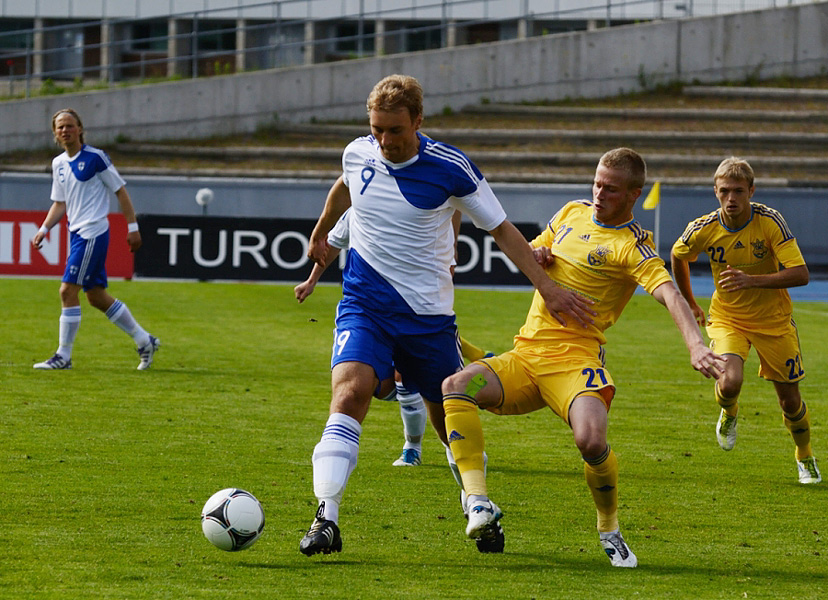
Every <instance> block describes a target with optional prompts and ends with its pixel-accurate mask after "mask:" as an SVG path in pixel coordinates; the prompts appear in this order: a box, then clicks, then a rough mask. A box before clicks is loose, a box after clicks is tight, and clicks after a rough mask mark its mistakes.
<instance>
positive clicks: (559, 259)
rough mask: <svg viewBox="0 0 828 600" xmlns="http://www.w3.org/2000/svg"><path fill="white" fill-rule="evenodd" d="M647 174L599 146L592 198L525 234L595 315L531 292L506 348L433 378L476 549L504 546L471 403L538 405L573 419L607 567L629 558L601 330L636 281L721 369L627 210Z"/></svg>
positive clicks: (631, 561) (637, 163)
mask: <svg viewBox="0 0 828 600" xmlns="http://www.w3.org/2000/svg"><path fill="white" fill-rule="evenodd" d="M645 179H646V165H645V163H644V160H643V159H642V158H641V156H639V155H638V153H636V152H635V151H633V150H630V149H629V148H617V149H615V150H611V151H609V152H607V153H606V154H604V155H603V156H602V157H601V160H600V161H599V163H598V167H597V169H596V172H595V179H594V181H593V186H592V200H578V201H575V202H570V203H568V204H566V205H565V206H564V207H563V208H562V209H561V210H560V211H559V212H558V213H557V214H556V215H555V216H554V217H552V219H551V220H550V221H549V224H548V226H547V227H546V229H545V230H544V231H543V232H542V233H541V234H540V235H539V236H538V237H537V238H535V239H534V240H533V241H532V242H531V246H532V247H533V249H534V252H535V255H536V258H538V257H539V258H542V259H544V260H542V264H545V265H546V273H547V275H548V276H549V277H550V278H551V279H552V280H553V281H554V282H555V283H556V284H558V285H559V286H562V287H565V288H567V289H570V290H574V291H576V292H577V293H578V294H581V295H582V296H584V297H586V298H589V299H591V300H592V301H593V302H594V304H593V306H592V308H593V310H594V311H595V312H596V313H597V314H596V316H595V317H594V323H592V324H590V325H587V326H581V325H579V324H577V323H575V322H571V321H570V322H564V321H563V320H562V319H559V318H557V317H555V316H553V315H552V314H551V313H550V312H549V311H548V310H547V309H546V307H545V306H544V303H543V300H542V299H540V298H538V296H537V295H536V296H535V297H534V299H533V301H532V306H531V308H530V309H529V314H528V316H527V318H526V322H525V324H524V325H523V327H522V328H521V330H520V333H518V335H517V336H516V337H515V343H514V348H513V349H512V350H510V351H508V352H506V353H505V354H501V355H499V356H496V357H494V358H486V359H483V360H481V361H478V362H475V363H472V364H470V365H468V366H467V367H465V368H464V369H463V370H462V371H460V372H459V373H456V374H455V375H452V376H450V377H448V378H447V379H445V380H444V381H443V401H444V407H445V412H446V431H447V432H448V435H449V443H450V445H451V450H452V452H453V453H454V458H455V460H456V461H457V466H458V468H459V470H460V473H461V476H462V478H463V486H464V488H465V491H466V493H467V494H468V518H469V522H468V526H467V527H466V534H467V535H468V536H469V537H471V538H473V539H475V540H478V544H477V545H478V549H479V550H481V551H483V552H499V551H502V550H503V545H504V537H503V529H502V527H501V525H500V522H499V521H500V518H501V516H502V513H501V511H500V509H499V508H498V507H497V505H495V504H494V502H492V501H491V500H489V498H488V495H487V494H488V492H487V488H486V478H485V473H484V469H483V458H482V457H483V429H482V426H481V422H480V417H479V414H478V407H479V408H481V409H486V410H489V411H491V412H493V413H496V414H502V415H505V414H524V413H528V412H530V411H534V410H538V409H540V408H543V407H545V406H548V407H549V408H551V409H552V411H554V412H555V414H557V415H558V416H559V417H560V418H562V419H563V420H564V422H565V423H566V424H567V425H569V426H570V427H571V428H572V432H573V435H574V438H575V445H576V446H577V447H578V450H579V451H580V452H581V455H582V456H583V459H584V471H585V476H586V481H587V485H588V486H589V489H590V492H591V493H592V498H593V501H594V502H595V507H596V509H597V515H598V532H599V534H600V541H601V545H602V547H603V548H604V550H605V552H606V554H607V556H609V559H610V562H611V563H612V565H613V566H616V567H635V566H636V565H637V564H638V559H637V558H636V556H635V554H633V553H632V551H631V550H630V549H629V546H627V544H626V542H625V541H624V539H623V537H622V536H621V533H620V530H619V527H618V515H617V512H618V511H617V509H618V494H617V484H618V461H617V460H616V457H615V453H614V452H613V451H612V449H611V448H610V446H609V445H608V443H607V412H608V411H609V408H610V403H611V402H612V399H613V396H614V395H615V384H614V383H613V379H612V376H611V375H610V373H609V371H607V369H606V368H605V367H604V351H603V347H602V346H603V344H604V343H605V342H606V338H605V337H604V330H606V328H607V327H609V326H610V325H612V324H613V323H614V322H615V321H616V320H617V319H618V317H619V315H620V314H621V311H622V310H623V309H624V306H625V305H626V304H627V302H628V301H629V299H630V297H631V296H632V295H633V292H634V291H635V288H636V287H637V286H638V285H641V286H642V287H643V288H644V289H645V290H647V292H649V293H650V294H652V295H653V297H654V298H655V299H656V300H658V301H659V302H660V303H661V304H663V305H664V306H666V307H667V310H669V311H670V314H671V315H672V317H673V320H674V321H675V323H676V326H677V327H678V329H679V331H680V332H681V335H682V337H683V338H684V341H685V344H686V346H687V349H688V350H689V352H690V362H691V364H692V365H693V367H694V368H695V369H697V370H698V371H700V372H701V373H702V374H704V375H705V376H706V377H718V375H719V373H720V372H721V370H722V369H723V365H724V361H723V359H722V358H721V357H720V356H718V355H716V354H714V353H713V351H711V350H710V349H709V348H708V347H707V346H706V345H705V343H704V339H703V338H702V336H701V332H700V331H699V328H698V326H697V325H696V322H695V320H694V318H693V313H692V312H691V311H690V307H689V306H688V305H687V302H685V301H684V299H683V298H682V297H681V294H680V293H679V291H678V290H677V289H676V287H675V285H674V284H673V280H672V279H671V278H670V275H669V273H668V272H667V270H666V269H665V267H664V261H662V260H661V259H660V258H659V257H658V254H657V253H656V251H655V248H654V247H653V242H652V239H651V236H650V233H649V232H648V231H645V230H644V229H642V228H641V226H640V225H639V224H638V222H637V221H636V220H635V219H634V218H633V212H632V211H633V206H634V205H635V202H636V200H637V199H638V197H639V196H640V195H641V188H642V187H643V186H644V181H645Z"/></svg>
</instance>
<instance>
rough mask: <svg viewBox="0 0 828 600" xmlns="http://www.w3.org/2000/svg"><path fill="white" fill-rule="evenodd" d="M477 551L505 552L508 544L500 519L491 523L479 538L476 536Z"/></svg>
mask: <svg viewBox="0 0 828 600" xmlns="http://www.w3.org/2000/svg"><path fill="white" fill-rule="evenodd" d="M474 541H475V543H476V544H477V551H478V552H483V553H484V554H488V553H494V552H503V548H504V547H505V546H506V536H504V535H503V526H502V525H501V524H500V521H495V522H493V523H491V524H490V525H489V526H488V527H487V528H486V530H485V531H484V532H482V534H481V536H480V537H479V538H475V540H474Z"/></svg>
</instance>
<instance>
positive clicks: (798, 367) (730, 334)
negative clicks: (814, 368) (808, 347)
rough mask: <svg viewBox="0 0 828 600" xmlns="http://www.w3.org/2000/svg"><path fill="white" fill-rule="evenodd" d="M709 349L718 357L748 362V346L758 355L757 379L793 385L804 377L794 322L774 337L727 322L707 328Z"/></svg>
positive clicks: (713, 324)
mask: <svg viewBox="0 0 828 600" xmlns="http://www.w3.org/2000/svg"><path fill="white" fill-rule="evenodd" d="M707 335H708V336H709V337H710V349H711V350H713V351H714V352H716V353H717V354H735V355H737V356H740V357H741V358H742V360H747V356H748V352H750V347H751V346H756V353H757V354H758V355H759V377H763V378H765V379H767V380H769V381H777V382H780V383H794V382H796V381H799V380H800V379H802V378H803V377H805V368H804V367H803V365H802V352H801V350H800V348H799V333H798V332H797V330H796V323H794V320H793V319H791V320H790V323H788V325H787V326H786V327H784V328H781V329H780V331H779V332H778V333H775V334H773V335H770V334H767V333H756V332H754V331H748V330H745V329H741V328H737V327H734V326H733V325H730V324H727V323H711V324H710V325H708V326H707Z"/></svg>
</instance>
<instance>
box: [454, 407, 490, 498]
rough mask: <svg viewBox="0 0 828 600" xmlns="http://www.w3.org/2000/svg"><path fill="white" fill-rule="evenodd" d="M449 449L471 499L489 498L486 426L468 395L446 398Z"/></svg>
mask: <svg viewBox="0 0 828 600" xmlns="http://www.w3.org/2000/svg"><path fill="white" fill-rule="evenodd" d="M443 409H444V410H445V411H446V432H447V433H448V439H449V446H451V453H452V455H453V456H454V461H455V462H456V463H457V469H458V470H459V471H460V477H461V478H462V479H463V489H464V490H466V494H468V495H469V496H472V495H477V496H486V495H488V494H487V492H486V475H485V474H484V472H483V425H482V423H481V422H480V415H478V414H477V412H478V408H477V404H475V402H474V399H473V398H472V397H471V396H468V395H466V394H447V395H445V396H443Z"/></svg>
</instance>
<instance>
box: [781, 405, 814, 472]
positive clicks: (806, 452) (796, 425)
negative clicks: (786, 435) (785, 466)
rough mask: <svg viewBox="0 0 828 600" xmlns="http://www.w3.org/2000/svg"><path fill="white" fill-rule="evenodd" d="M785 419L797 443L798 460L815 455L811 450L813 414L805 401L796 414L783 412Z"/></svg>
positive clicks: (786, 425)
mask: <svg viewBox="0 0 828 600" xmlns="http://www.w3.org/2000/svg"><path fill="white" fill-rule="evenodd" d="M782 414H783V416H784V419H785V427H787V428H788V431H790V432H791V437H792V438H793V441H794V444H796V460H802V459H803V458H808V457H809V456H813V451H812V450H811V415H810V413H809V412H808V407H807V406H806V405H805V403H804V402H803V403H802V405H801V406H800V407H799V410H798V411H797V413H796V414H795V415H787V414H785V413H782Z"/></svg>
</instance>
